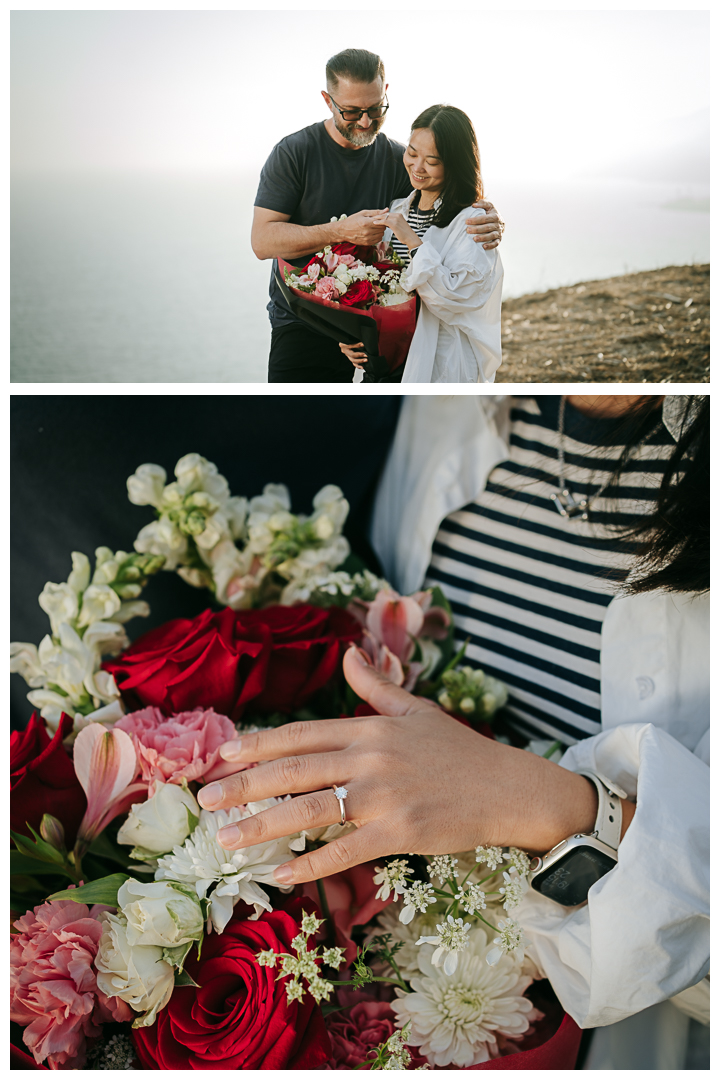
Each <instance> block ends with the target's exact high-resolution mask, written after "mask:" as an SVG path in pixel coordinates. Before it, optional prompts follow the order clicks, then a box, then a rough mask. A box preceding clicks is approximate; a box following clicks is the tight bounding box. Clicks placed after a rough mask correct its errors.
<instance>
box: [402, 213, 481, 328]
mask: <svg viewBox="0 0 720 1080" xmlns="http://www.w3.org/2000/svg"><path fill="white" fill-rule="evenodd" d="M484 213H485V211H484V210H479V211H472V216H480V215H482V214H484ZM464 215H465V212H464ZM467 216H469V214H468V215H467ZM449 228H454V229H455V231H456V233H457V236H456V239H455V240H454V242H453V243H452V244H451V245H450V246H449V248H448V250H447V251H446V253H445V255H444V256H441V254H440V252H439V251H438V249H437V248H435V247H434V246H433V245H432V244H430V243H427V242H426V243H423V244H422V245H421V246H420V247H419V248H418V249H417V250H416V251H415V254H414V255H413V257H412V259H411V261H410V263H409V265H408V267H407V269H406V270H405V273H404V275H403V277H404V281H405V288H406V289H407V290H408V291H410V290H413V289H414V290H415V291H416V292H417V293H418V295H419V296H420V298H421V299H422V301H423V303H424V304H425V305H426V307H427V308H428V309H429V310H430V311H431V312H432V314H433V315H435V316H437V318H438V319H440V321H441V322H444V323H446V324H447V325H450V326H457V327H458V328H459V329H460V330H463V331H464V332H465V333H470V334H472V320H471V319H468V316H471V315H472V312H473V311H477V309H478V308H479V307H482V306H483V304H485V303H486V301H487V300H488V299H489V298H490V296H491V294H492V292H493V288H494V286H495V283H496V280H497V273H498V257H497V252H496V251H494V250H493V251H486V250H485V248H484V247H483V246H482V244H476V243H475V241H474V240H473V239H472V237H471V236H470V235H469V234H468V233H467V232H466V231H465V224H464V216H463V220H462V222H459V223H457V224H455V223H453V224H452V225H450V226H449Z"/></svg>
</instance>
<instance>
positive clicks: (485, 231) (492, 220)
mask: <svg viewBox="0 0 720 1080" xmlns="http://www.w3.org/2000/svg"><path fill="white" fill-rule="evenodd" d="M473 206H475V207H477V208H478V209H479V210H484V211H485V217H481V218H476V217H474V218H467V219H466V225H467V230H466V231H467V232H469V233H470V235H471V236H472V238H473V240H474V241H475V243H476V244H482V246H483V247H484V248H485V249H486V250H487V251H490V250H491V249H492V248H496V247H497V246H498V244H499V243H500V241H501V240H502V234H503V233H504V231H505V222H504V221H503V220H502V218H501V217H500V215H499V214H498V212H497V210H496V209H495V207H494V206H493V204H492V203H491V202H488V201H487V200H486V199H478V201H477V202H474V203H473Z"/></svg>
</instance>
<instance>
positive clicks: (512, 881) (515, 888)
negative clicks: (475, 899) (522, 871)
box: [499, 870, 523, 911]
mask: <svg viewBox="0 0 720 1080" xmlns="http://www.w3.org/2000/svg"><path fill="white" fill-rule="evenodd" d="M513 873H514V876H513V874H508V872H507V870H503V880H504V881H505V884H504V885H503V886H501V888H500V890H499V891H500V893H501V894H502V895H503V896H504V897H505V901H504V903H503V907H504V908H505V910H506V911H511V910H512V908H514V907H517V906H518V904H519V903H520V901H521V900H522V898H523V884H522V881H521V879H520V878H519V877H518V876H517V871H516V870H515V871H513Z"/></svg>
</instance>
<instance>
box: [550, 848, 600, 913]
mask: <svg viewBox="0 0 720 1080" xmlns="http://www.w3.org/2000/svg"><path fill="white" fill-rule="evenodd" d="M616 865H617V863H616V861H615V859H611V858H610V856H609V855H605V853H604V852H602V851H597V850H596V849H595V848H591V847H576V848H573V849H572V850H571V851H569V852H568V853H567V855H564V856H563V857H562V858H561V859H559V860H558V861H557V862H556V863H554V864H553V865H552V866H551V867H549V868H548V869H547V870H546V871H544V872H543V871H541V873H539V874H538V875H537V876H536V877H534V878H533V880H532V887H533V889H537V891H538V892H539V893H542V894H543V896H547V897H549V899H550V900H554V901H555V902H556V903H558V904H564V905H565V906H566V907H574V906H575V905H576V904H582V903H584V902H585V900H587V896H588V893H589V892H590V888H591V886H593V885H594V884H595V882H596V881H599V880H600V878H601V877H603V876H604V875H605V874H607V873H608V872H609V871H610V870H612V868H613V867H614V866H616Z"/></svg>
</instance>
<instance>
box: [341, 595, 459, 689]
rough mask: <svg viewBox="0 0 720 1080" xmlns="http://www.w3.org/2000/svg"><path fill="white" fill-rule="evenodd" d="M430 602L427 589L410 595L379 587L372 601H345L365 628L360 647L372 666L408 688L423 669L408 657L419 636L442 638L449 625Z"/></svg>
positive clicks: (440, 610)
mask: <svg viewBox="0 0 720 1080" xmlns="http://www.w3.org/2000/svg"><path fill="white" fill-rule="evenodd" d="M431 604H432V592H431V591H430V590H429V589H428V590H426V591H425V592H417V593H414V594H413V595H412V596H400V594H399V593H396V592H395V591H394V590H392V589H381V590H380V592H379V593H378V594H377V596H376V597H375V599H374V600H373V601H372V602H371V603H367V602H364V601H361V600H354V601H352V602H351V603H350V604H349V605H348V608H349V610H350V611H351V612H352V614H353V615H354V616H355V617H356V618H357V619H358V621H359V622H360V623H362V625H363V627H364V628H365V634H364V636H363V641H362V647H363V649H364V650H365V652H366V653H367V654H368V656H369V658H370V661H371V663H372V666H373V667H374V668H376V669H377V670H378V671H380V672H381V673H382V674H383V675H385V676H386V678H388V679H390V681H391V682H394V683H395V684H396V685H397V686H402V687H404V689H406V690H409V691H412V690H413V689H414V687H415V683H416V682H417V680H418V677H419V675H420V673H421V672H422V670H423V663H422V662H420V661H414V662H413V661H412V660H411V657H412V655H413V653H414V652H415V648H416V644H417V640H418V638H435V639H442V638H444V637H445V636H446V635H447V631H448V627H449V625H450V618H449V616H448V613H447V612H446V611H445V610H444V609H443V608H440V607H432V606H431Z"/></svg>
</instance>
